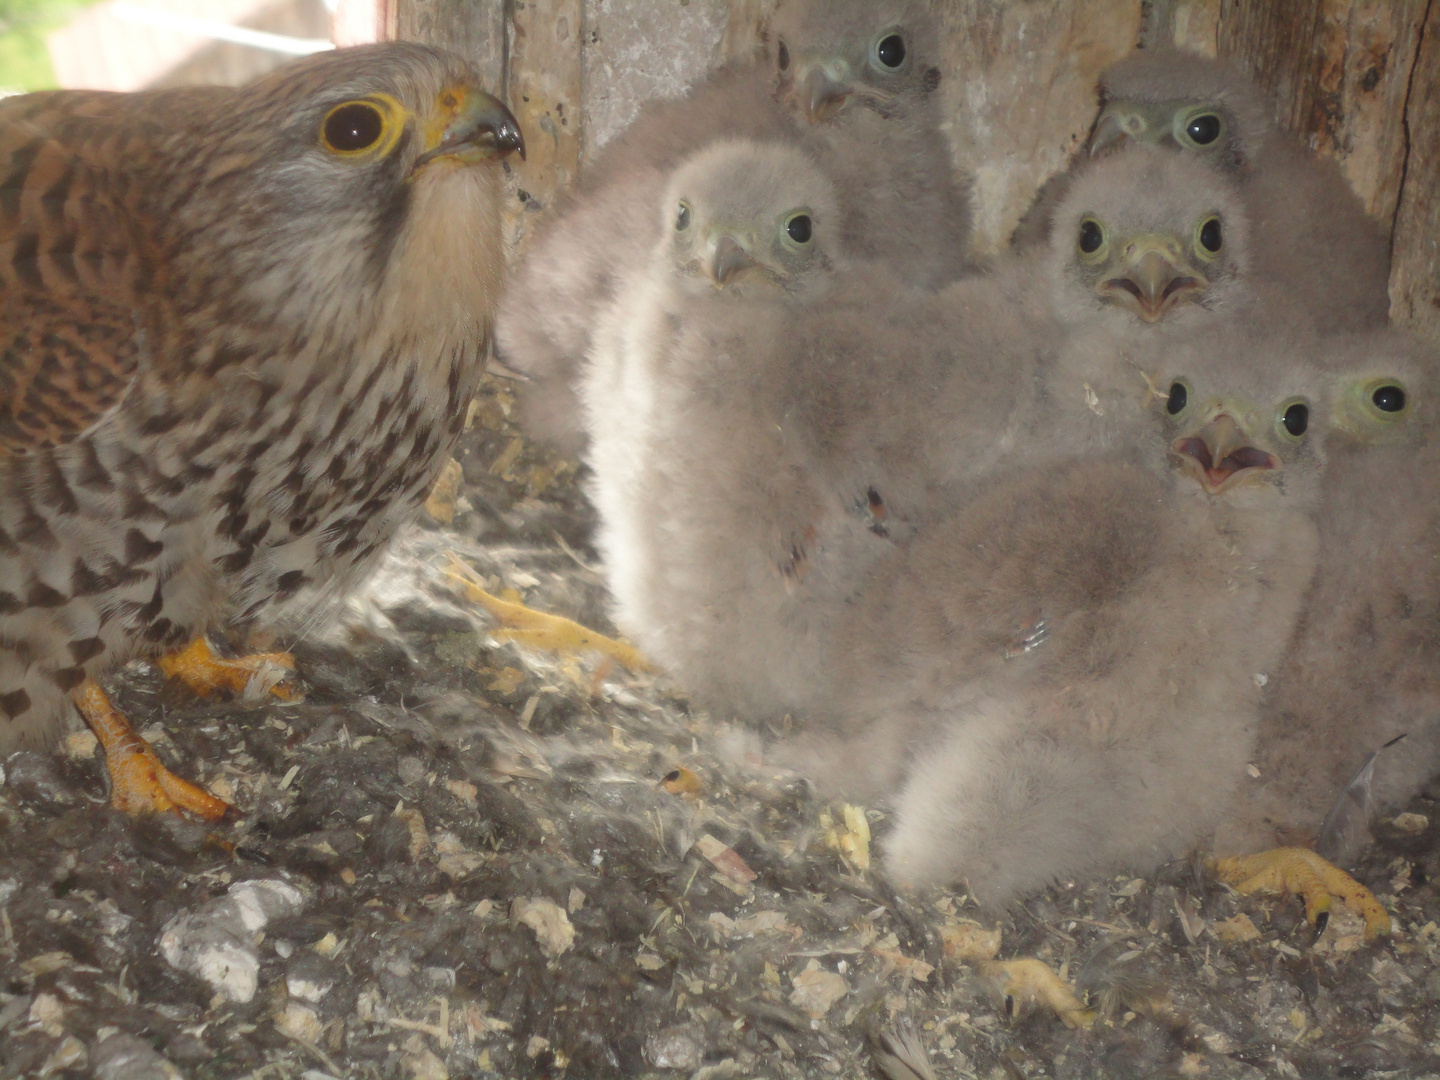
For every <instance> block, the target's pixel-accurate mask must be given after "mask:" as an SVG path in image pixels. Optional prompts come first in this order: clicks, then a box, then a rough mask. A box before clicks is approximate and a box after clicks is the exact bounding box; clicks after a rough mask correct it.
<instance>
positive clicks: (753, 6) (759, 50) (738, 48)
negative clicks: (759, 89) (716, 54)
mask: <svg viewBox="0 0 1440 1080" xmlns="http://www.w3.org/2000/svg"><path fill="white" fill-rule="evenodd" d="M778 6H779V0H730V21H729V22H728V23H726V25H725V36H724V38H722V39H721V41H720V59H721V60H722V61H723V62H724V63H727V64H736V63H745V62H746V61H751V60H755V59H758V58H759V57H760V56H761V55H762V54H763V53H764V50H765V36H766V31H767V28H768V26H769V24H770V16H771V15H773V14H775V9H776V8H777V7H778Z"/></svg>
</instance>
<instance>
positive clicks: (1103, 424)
mask: <svg viewBox="0 0 1440 1080" xmlns="http://www.w3.org/2000/svg"><path fill="white" fill-rule="evenodd" d="M1096 180H1097V184H1099V191H1098V194H1103V196H1104V198H1099V197H1097V198H1094V199H1092V198H1091V197H1090V196H1091V193H1090V191H1089V188H1088V187H1086V186H1081V187H1079V188H1078V189H1077V191H1076V193H1075V195H1074V202H1075V206H1074V208H1071V207H1070V206H1069V204H1067V206H1066V208H1065V214H1066V215H1068V216H1069V217H1073V218H1074V221H1073V222H1069V223H1068V224H1067V225H1065V227H1064V228H1063V229H1057V233H1056V237H1055V241H1054V245H1053V248H1052V249H1050V250H1045V251H1036V252H1030V253H1026V254H1024V255H1022V256H1012V257H1006V258H1002V259H999V260H997V261H996V262H995V263H994V264H993V265H991V266H990V267H989V268H988V269H987V271H986V272H984V273H979V274H975V275H971V276H969V277H966V278H963V279H961V280H959V281H957V282H955V283H953V284H951V285H949V286H947V287H945V288H943V289H941V290H938V291H934V292H931V291H928V290H918V289H914V288H909V287H907V286H905V285H903V284H901V283H898V282H896V281H895V280H894V279H893V277H891V276H889V275H887V274H886V273H885V272H884V268H883V267H882V266H877V265H876V264H872V263H858V262H851V261H849V260H847V259H845V258H844V257H843V255H842V254H840V253H832V252H833V237H834V235H835V233H836V232H838V231H840V229H841V228H843V225H842V224H841V222H840V221H839V220H838V219H837V218H836V216H835V215H836V214H837V213H840V211H839V209H838V208H837V207H836V206H835V205H834V202H833V199H830V198H829V197H828V196H826V195H824V194H823V192H825V191H827V190H828V185H827V182H826V180H825V178H824V177H823V176H821V175H820V173H819V172H818V171H817V170H816V169H815V167H814V166H813V165H811V164H810V163H809V162H808V161H807V159H806V158H805V156H804V155H803V154H801V153H800V152H799V151H797V150H795V149H793V148H787V147H784V146H774V145H769V146H765V145H761V144H755V143H749V142H743V141H732V142H728V143H718V144H716V145H715V146H712V147H711V148H709V149H708V150H706V151H704V152H702V153H701V154H698V155H696V156H695V157H694V158H692V159H690V160H689V161H688V162H686V163H685V164H684V165H683V166H682V167H681V168H680V169H679V170H677V173H676V175H675V177H674V178H673V180H672V186H671V189H670V191H669V193H668V194H667V195H665V196H664V197H662V198H661V199H660V200H658V201H657V205H656V208H655V214H656V217H657V220H658V221H659V222H660V226H661V227H662V228H664V229H667V230H669V231H670V232H671V233H672V235H673V236H678V234H675V224H676V222H675V220H674V218H675V213H674V210H673V207H678V206H679V205H680V204H682V203H684V204H685V206H686V207H688V211H687V212H688V213H690V214H691V215H692V218H691V220H690V223H689V225H688V226H687V228H688V229H689V230H690V232H692V233H693V232H696V231H701V232H703V231H704V230H707V229H712V227H714V228H718V225H719V224H720V223H728V225H727V227H728V228H729V229H730V231H732V232H736V233H737V235H738V234H739V233H742V232H743V233H747V234H749V235H752V236H756V237H758V236H759V235H760V232H761V230H763V229H764V228H765V227H767V226H766V223H767V222H768V223H769V224H768V228H769V229H770V230H771V231H772V232H773V231H774V230H775V228H776V227H777V223H778V222H779V220H780V218H781V215H783V214H784V213H786V212H788V211H789V210H792V209H794V208H796V207H800V206H809V207H810V208H811V209H812V210H814V211H815V213H814V214H813V218H814V223H815V224H814V229H815V233H814V238H813V240H812V243H811V246H812V247H813V248H814V249H815V251H816V254H815V255H814V256H813V257H812V258H811V259H810V260H809V261H808V262H807V263H806V264H805V265H804V266H803V267H801V266H796V267H795V268H794V272H793V273H789V272H787V275H788V276H775V275H770V276H767V275H763V274H753V275H750V276H749V277H744V276H742V277H739V278H737V279H735V280H732V281H729V282H727V283H725V284H724V285H723V287H717V284H716V283H715V282H714V281H712V280H711V279H710V278H708V277H706V276H704V274H703V273H701V272H699V271H698V270H697V266H698V265H703V260H702V263H701V264H692V261H693V260H692V256H693V252H691V251H690V249H689V248H685V247H677V244H678V243H679V241H678V239H672V240H668V241H664V242H662V243H661V244H659V245H657V246H656V248H655V249H654V251H653V252H652V256H651V259H650V261H649V262H648V263H647V264H646V265H645V266H644V267H642V268H641V269H639V270H637V271H636V272H635V273H633V274H632V275H630V276H629V277H628V278H627V279H626V280H625V281H624V282H623V283H622V285H621V287H620V289H619V293H618V297H617V300H616V302H615V303H614V304H613V305H612V307H611V308H610V309H609V311H608V312H607V314H606V316H605V318H604V319H603V320H602V322H601V324H600V329H599V330H598V331H597V335H596V346H595V348H594V349H593V350H592V353H591V358H590V362H589V363H588V365H587V368H586V373H585V378H584V380H583V382H582V385H583V387H584V394H585V400H586V405H587V409H588V416H589V424H590V431H591V437H592V439H593V443H592V447H591V452H590V455H589V458H588V460H589V462H590V464H591V466H592V468H593V471H594V481H593V488H592V491H593V493H594V496H595V501H596V505H597V508H598V509H599V512H600V519H601V531H600V544H601V547H602V550H603V551H604V554H605V558H606V563H607V568H608V575H609V581H610V586H611V591H612V595H613V597H614V601H615V617H616V620H617V622H618V624H619V625H620V626H621V628H622V629H623V630H624V631H625V632H626V633H627V634H629V635H631V636H632V637H634V638H635V640H636V641H637V642H638V643H639V644H640V645H641V647H642V648H644V649H645V650H647V651H648V652H649V653H650V654H651V655H652V656H653V657H654V658H655V659H656V660H657V661H659V662H660V663H661V664H662V665H663V666H665V667H666V668H667V669H668V670H669V671H670V672H671V673H672V674H674V675H675V676H676V677H677V678H679V679H681V680H682V681H683V682H685V683H686V684H687V685H689V686H690V687H691V688H692V689H693V690H694V691H696V692H697V694H698V695H699V696H700V698H701V699H702V700H704V701H705V702H706V703H707V704H708V705H710V706H712V707H714V708H716V709H719V710H721V711H728V712H731V713H734V714H737V715H740V716H743V717H746V718H749V719H757V718H763V717H768V716H781V715H784V714H785V713H787V712H797V711H803V710H805V709H807V708H808V707H809V706H811V705H813V704H814V703H815V702H816V701H817V700H823V697H824V687H825V686H826V685H828V683H829V682H830V681H831V680H830V676H829V674H828V671H827V669H826V668H825V667H824V666H823V664H822V662H821V655H820V653H819V651H818V650H819V649H820V647H821V641H822V639H823V637H824V635H825V634H826V632H827V631H828V630H829V628H830V627H831V626H833V625H834V624H835V622H836V619H837V616H836V609H837V607H838V606H843V605H844V604H845V603H847V602H848V600H849V599H850V598H851V597H852V595H853V594H854V593H855V591H856V590H857V589H859V588H861V587H862V585H863V582H864V580H865V578H866V576H867V575H868V574H869V573H870V572H871V568H872V567H873V565H874V564H875V561H876V560H877V559H878V558H880V557H882V556H883V554H884V553H885V552H886V551H887V550H888V549H889V548H890V547H891V546H892V545H894V544H895V543H897V542H899V541H901V540H902V539H903V538H904V537H906V536H908V535H909V534H910V533H911V532H913V530H914V529H915V528H916V527H917V526H918V525H919V524H921V523H923V522H925V521H927V520H932V519H935V518H937V517H940V516H943V515H945V514H946V513H947V512H948V510H949V508H952V507H953V506H955V505H956V504H957V502H958V501H960V500H962V499H964V498H968V497H969V492H970V490H971V488H972V487H973V485H975V484H976V483H978V482H981V481H982V480H983V478H984V477H985V476H986V475H987V474H988V473H990V472H991V471H993V470H994V469H996V468H998V467H1000V466H1001V465H1002V464H1013V463H1014V462H1015V461H1016V460H1025V459H1031V458H1034V457H1035V456H1036V455H1048V456H1049V457H1052V458H1053V457H1057V456H1060V455H1062V454H1076V453H1082V452H1085V453H1088V452H1094V451H1100V450H1104V449H1107V448H1110V447H1113V446H1117V445H1121V444H1122V443H1124V441H1125V437H1126V436H1125V432H1126V428H1125V426H1124V421H1123V420H1122V419H1121V418H1122V417H1123V416H1124V415H1125V410H1126V409H1127V408H1130V409H1133V408H1134V407H1135V406H1136V405H1137V404H1138V403H1140V402H1142V401H1143V400H1144V398H1145V395H1146V394H1148V393H1151V388H1149V387H1147V384H1146V383H1145V382H1144V381H1143V379H1142V377H1141V376H1142V374H1143V373H1142V371H1141V365H1140V364H1138V363H1135V362H1129V363H1127V364H1125V365H1123V370H1119V371H1112V370H1111V367H1113V366H1114V365H1111V364H1109V361H1110V360H1111V359H1113V358H1114V357H1116V356H1120V355H1125V356H1141V355H1144V354H1145V351H1146V350H1147V349H1148V350H1151V351H1155V352H1161V351H1163V350H1164V349H1165V348H1167V347H1168V344H1169V343H1172V342H1178V341H1184V340H1187V339H1188V338H1190V337H1191V336H1193V335H1195V334H1196V333H1197V331H1199V330H1201V329H1202V328H1206V332H1213V331H1214V330H1215V329H1216V328H1218V327H1222V326H1225V325H1228V324H1229V323H1230V322H1231V321H1240V320H1242V316H1243V312H1244V311H1245V310H1246V309H1245V306H1244V304H1243V303H1242V297H1243V289H1242V288H1241V282H1242V275H1243V271H1244V268H1245V265H1246V262H1245V251H1244V239H1245V231H1244V227H1243V221H1242V220H1241V219H1240V217H1238V216H1234V215H1237V214H1238V211H1237V210H1236V209H1235V207H1234V206H1233V205H1232V204H1233V195H1229V193H1228V191H1227V186H1226V183H1225V182H1224V181H1223V179H1221V178H1217V177H1215V176H1214V175H1213V174H1212V173H1210V172H1209V171H1208V170H1206V169H1204V168H1203V167H1201V166H1199V165H1198V164H1196V163H1194V162H1190V161H1186V160H1185V159H1183V158H1179V157H1177V156H1175V155H1164V154H1148V155H1147V154H1139V153H1137V154H1134V155H1128V156H1127V157H1126V158H1125V159H1124V160H1116V161H1114V162H1107V163H1105V169H1104V171H1103V172H1102V173H1101V174H1099V175H1098V176H1097V177H1096ZM1167 180H1168V181H1170V183H1169V185H1168V186H1165V185H1164V184H1163V183H1162V184H1160V187H1159V189H1160V190H1161V191H1164V192H1168V195H1164V196H1161V195H1157V194H1156V192H1155V190H1154V189H1155V188H1156V187H1157V181H1167ZM1227 196H1228V199H1229V201H1227ZM1082 207H1085V208H1089V209H1086V210H1085V211H1084V213H1083V214H1082V210H1081V208H1082ZM1086 215H1088V216H1089V217H1091V218H1095V217H1100V218H1103V219H1104V221H1105V222H1106V224H1107V227H1108V228H1110V229H1111V230H1112V231H1113V237H1114V245H1115V247H1116V255H1115V258H1114V259H1113V260H1111V262H1110V263H1107V264H1106V265H1104V266H1096V265H1082V263H1081V262H1080V260H1079V252H1078V250H1077V245H1076V240H1075V236H1074V233H1075V232H1076V230H1077V229H1078V223H1079V221H1080V219H1081V217H1082V216H1086ZM1217 215H1218V216H1223V217H1224V219H1225V221H1226V222H1227V223H1228V225H1229V227H1230V231H1229V232H1228V233H1226V234H1225V236H1226V239H1225V240H1224V242H1223V243H1221V244H1219V250H1217V251H1216V252H1213V253H1206V258H1205V259H1204V260H1200V257H1199V256H1197V255H1196V254H1195V253H1194V252H1193V251H1192V250H1190V247H1191V246H1192V245H1193V243H1194V240H1193V237H1194V234H1195V231H1196V224H1197V223H1198V222H1199V221H1200V220H1201V219H1202V218H1207V217H1213V216H1217ZM1067 220H1068V218H1067ZM722 231H723V230H722ZM1127 236H1130V237H1140V238H1146V237H1148V238H1149V241H1147V242H1149V243H1150V244H1151V246H1152V247H1153V246H1155V245H1157V244H1158V245H1159V247H1160V248H1161V249H1163V250H1164V252H1165V258H1164V259H1159V265H1160V266H1161V267H1162V269H1159V270H1155V268H1154V267H1153V266H1151V265H1150V264H1149V263H1147V264H1146V269H1145V272H1146V274H1147V275H1149V276H1148V278H1147V282H1148V285H1147V287H1150V286H1153V287H1154V289H1155V290H1157V291H1158V292H1163V291H1164V282H1165V280H1166V279H1167V275H1169V276H1174V277H1180V278H1183V279H1184V280H1186V281H1190V280H1192V278H1193V276H1194V275H1196V274H1198V273H1199V272H1198V271H1197V270H1195V268H1194V267H1193V266H1191V265H1190V264H1191V263H1193V262H1197V261H1203V262H1204V265H1205V268H1206V273H1207V274H1208V277H1207V278H1206V281H1205V283H1204V286H1203V288H1202V287H1196V288H1186V289H1182V290H1180V292H1179V295H1178V296H1177V297H1176V299H1175V302H1173V303H1172V302H1169V301H1166V302H1163V303H1160V304H1159V305H1158V307H1156V309H1155V310H1154V311H1151V312H1150V315H1151V317H1152V319H1153V321H1146V320H1144V319H1141V318H1140V317H1139V315H1137V314H1136V309H1135V307H1134V305H1133V303H1131V301H1133V299H1134V298H1133V295H1132V294H1131V293H1130V292H1128V291H1126V290H1124V289H1120V288H1118V287H1117V288H1114V289H1108V290H1097V285H1102V284H1104V282H1105V281H1106V280H1107V279H1108V278H1109V277H1112V276H1117V275H1118V276H1122V277H1123V276H1124V275H1125V274H1126V273H1129V272H1130V270H1129V269H1128V268H1127V267H1128V263H1129V262H1134V261H1135V258H1133V257H1131V256H1126V255H1125V254H1124V252H1123V250H1121V249H1122V248H1123V247H1124V242H1125V240H1124V238H1125V237H1127ZM745 242H746V243H747V244H748V243H753V241H752V240H746V241H745ZM1146 250H1147V251H1148V250H1149V249H1148V248H1147V249H1146ZM1151 254H1153V253H1151ZM1132 255H1133V253H1132ZM1157 258H1158V257H1157ZM1166 260H1169V261H1168V262H1167V261H1166ZM1117 341H1120V342H1123V347H1121V348H1117V344H1116V343H1117ZM1038 411H1044V413H1045V414H1046V415H1047V416H1048V417H1049V419H1048V420H1047V421H1046V422H1045V423H1044V424H1043V425H1041V424H1039V423H1038V422H1037V419H1036V417H1037V415H1038Z"/></svg>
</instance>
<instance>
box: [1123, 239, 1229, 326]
mask: <svg viewBox="0 0 1440 1080" xmlns="http://www.w3.org/2000/svg"><path fill="white" fill-rule="evenodd" d="M1124 259H1125V262H1124V269H1123V270H1122V271H1121V273H1120V274H1119V275H1117V276H1115V277H1108V278H1105V279H1104V280H1102V281H1101V282H1100V283H1099V284H1098V285H1096V286H1095V291H1096V292H1097V293H1099V294H1100V298H1101V299H1102V300H1105V301H1107V302H1108V303H1112V304H1120V305H1121V306H1122V307H1128V308H1129V309H1130V310H1131V311H1133V312H1134V313H1135V314H1136V315H1138V316H1139V317H1140V318H1141V319H1143V320H1144V321H1145V322H1148V323H1157V322H1159V321H1160V320H1161V319H1163V318H1164V317H1165V315H1166V313H1167V312H1169V311H1170V310H1172V309H1173V308H1176V307H1179V306H1180V305H1181V304H1185V303H1189V302H1191V301H1194V300H1199V298H1200V297H1201V296H1203V295H1204V293H1205V290H1206V289H1208V288H1209V287H1210V279H1209V278H1207V277H1206V276H1205V275H1204V274H1202V273H1201V272H1200V271H1199V270H1197V269H1195V268H1194V267H1193V266H1191V265H1190V262H1189V260H1188V259H1186V258H1185V257H1184V255H1182V254H1181V251H1180V245H1179V243H1178V242H1177V241H1176V240H1175V238H1174V237H1170V236H1161V235H1150V236H1142V237H1140V238H1139V239H1138V240H1133V241H1131V242H1130V243H1128V244H1126V245H1125V251H1124Z"/></svg>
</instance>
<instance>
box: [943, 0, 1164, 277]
mask: <svg viewBox="0 0 1440 1080" xmlns="http://www.w3.org/2000/svg"><path fill="white" fill-rule="evenodd" d="M936 15H937V17H938V18H939V20H940V24H941V33H942V41H941V42H940V55H941V61H940V68H941V70H942V71H944V72H945V73H946V74H945V77H944V79H943V80H942V81H941V83H940V93H941V94H942V95H944V101H945V115H946V116H947V118H948V120H947V125H946V126H947V133H948V134H949V136H950V140H951V146H952V149H953V151H954V156H955V164H956V166H957V167H958V168H960V169H962V170H964V171H965V172H967V173H969V174H970V175H971V176H972V177H973V178H974V182H975V189H974V198H973V203H974V208H975V239H976V247H977V248H978V249H979V250H980V251H982V252H994V251H998V250H1000V249H1001V248H1002V247H1004V246H1005V244H1006V243H1007V242H1008V240H1009V237H1010V233H1011V232H1012V231H1013V230H1014V228H1015V224H1016V222H1018V221H1019V220H1020V216H1021V215H1022V214H1023V213H1024V212H1025V210H1026V209H1027V208H1028V207H1029V205H1030V202H1031V200H1032V199H1033V198H1034V194H1035V191H1036V189H1037V188H1038V187H1039V185H1040V184H1042V183H1043V182H1044V181H1045V180H1046V179H1047V178H1048V177H1049V176H1051V175H1052V174H1053V173H1056V172H1059V171H1061V170H1062V169H1064V168H1065V166H1066V164H1067V163H1068V162H1069V159H1070V155H1071V154H1072V153H1073V152H1074V151H1075V149H1076V148H1077V147H1078V146H1079V145H1080V144H1081V143H1082V142H1083V141H1084V140H1085V139H1086V138H1087V137H1088V136H1089V134H1090V126H1091V124H1092V123H1093V122H1094V119H1095V113H1096V109H1097V98H1096V93H1095V85H1096V81H1097V79H1098V77H1099V75H1100V72H1102V71H1103V70H1105V68H1107V67H1109V66H1110V65H1111V64H1113V63H1114V62H1115V61H1116V60H1119V59H1120V58H1121V57H1122V56H1125V55H1126V54H1127V53H1129V52H1130V50H1132V49H1133V48H1134V47H1135V44H1136V42H1137V40H1138V39H1139V36H1140V32H1141V28H1142V18H1141V15H1142V12H1141V4H1140V3H1139V2H1138V0H1024V2H1019V3H997V2H996V0H953V2H948V3H945V4H940V5H936Z"/></svg>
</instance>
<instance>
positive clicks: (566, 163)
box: [507, 0, 585, 206]
mask: <svg viewBox="0 0 1440 1080" xmlns="http://www.w3.org/2000/svg"><path fill="white" fill-rule="evenodd" d="M584 7H585V5H584V2H583V0H515V4H514V10H513V12H512V14H511V23H510V62H509V73H510V77H509V86H508V87H507V92H508V99H509V101H510V106H511V108H512V109H513V110H514V112H515V117H516V119H518V120H519V121H520V128H521V130H522V131H524V132H525V140H526V141H525V149H526V159H525V160H524V161H523V162H518V163H517V164H518V171H519V173H520V186H521V188H522V190H524V191H525V192H526V196H527V198H526V201H527V202H528V201H529V199H531V198H533V199H535V200H537V201H538V202H539V203H541V204H542V205H545V206H549V205H551V203H552V202H553V201H554V198H555V195H556V194H557V193H558V192H560V191H563V190H564V189H565V188H566V187H568V186H569V185H570V183H571V181H573V180H574V179H575V176H576V174H577V173H578V171H579V167H580V138H581V125H580V119H581V109H580V92H581V76H582V72H583V70H584V63H583V56H582V46H581V42H582V40H583V38H584Z"/></svg>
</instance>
